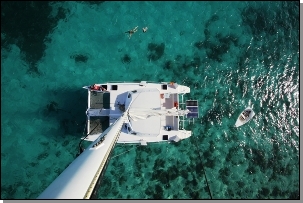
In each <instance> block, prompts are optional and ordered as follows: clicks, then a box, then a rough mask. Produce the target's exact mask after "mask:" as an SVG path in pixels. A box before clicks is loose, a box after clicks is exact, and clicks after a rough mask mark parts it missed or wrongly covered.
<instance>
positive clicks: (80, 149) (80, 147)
mask: <svg viewBox="0 0 303 203" xmlns="http://www.w3.org/2000/svg"><path fill="white" fill-rule="evenodd" d="M99 124H100V123H98V125H99ZM98 125H96V126H95V127H94V128H93V129H92V130H91V131H90V132H89V133H88V134H87V135H86V136H85V137H84V138H83V139H81V141H80V142H79V151H80V152H79V154H78V156H79V155H80V154H81V153H82V152H83V151H84V149H83V148H82V146H81V144H82V142H83V140H85V138H87V136H89V135H90V134H91V132H93V131H94V130H95V129H96V127H98ZM86 126H87V121H86V123H85V126H84V129H83V135H84V132H85V129H86Z"/></svg>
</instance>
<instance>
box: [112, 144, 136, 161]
mask: <svg viewBox="0 0 303 203" xmlns="http://www.w3.org/2000/svg"><path fill="white" fill-rule="evenodd" d="M138 146H140V145H137V146H136V147H133V148H132V149H129V150H126V151H125V152H122V153H121V154H117V155H115V156H113V157H111V159H113V158H115V157H117V156H120V155H122V154H125V153H126V152H129V151H131V150H133V149H136V148H137V147H138Z"/></svg>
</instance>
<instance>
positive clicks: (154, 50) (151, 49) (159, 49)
mask: <svg viewBox="0 0 303 203" xmlns="http://www.w3.org/2000/svg"><path fill="white" fill-rule="evenodd" d="M147 49H148V56H147V58H148V60H149V61H150V60H152V61H157V60H159V59H160V58H161V57H162V56H163V54H164V49H165V44H164V43H161V44H155V43H149V44H148V47H147Z"/></svg>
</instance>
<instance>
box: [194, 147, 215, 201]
mask: <svg viewBox="0 0 303 203" xmlns="http://www.w3.org/2000/svg"><path fill="white" fill-rule="evenodd" d="M194 143H195V146H196V148H197V152H198V154H199V158H200V162H201V164H202V169H203V173H204V177H205V180H206V185H207V189H208V193H209V196H210V198H211V199H212V198H213V197H212V195H211V192H210V189H209V185H208V181H207V177H206V173H205V170H204V166H203V162H202V158H201V155H200V152H199V150H198V146H197V144H196V142H194Z"/></svg>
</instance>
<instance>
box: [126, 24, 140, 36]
mask: <svg viewBox="0 0 303 203" xmlns="http://www.w3.org/2000/svg"><path fill="white" fill-rule="evenodd" d="M137 31H138V26H137V27H135V28H134V29H132V30H128V31H126V32H125V33H128V34H129V39H130V38H131V36H132V35H133V34H134V33H135V32H137Z"/></svg>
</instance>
